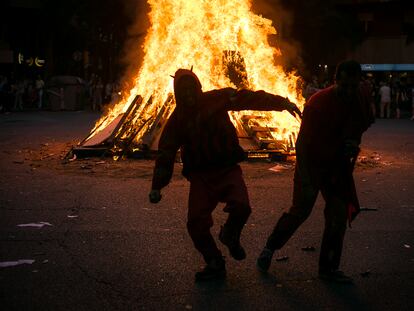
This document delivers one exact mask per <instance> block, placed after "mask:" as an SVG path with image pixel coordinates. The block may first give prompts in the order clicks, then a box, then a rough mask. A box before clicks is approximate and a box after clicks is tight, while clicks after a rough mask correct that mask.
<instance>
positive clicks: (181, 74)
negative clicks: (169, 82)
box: [174, 69, 203, 95]
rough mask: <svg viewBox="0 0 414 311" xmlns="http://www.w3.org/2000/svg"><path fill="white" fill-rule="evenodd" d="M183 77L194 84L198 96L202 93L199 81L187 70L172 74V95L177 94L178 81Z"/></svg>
mask: <svg viewBox="0 0 414 311" xmlns="http://www.w3.org/2000/svg"><path fill="white" fill-rule="evenodd" d="M184 76H190V77H191V78H192V79H193V80H194V81H195V82H196V85H197V90H198V95H201V94H202V92H203V91H202V90H201V83H200V80H199V79H198V77H197V75H196V74H195V73H194V72H192V70H188V69H178V70H177V71H176V72H175V74H174V94H177V85H178V81H179V80H180V79H181V78H182V77H184Z"/></svg>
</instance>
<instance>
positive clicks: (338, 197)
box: [257, 61, 373, 282]
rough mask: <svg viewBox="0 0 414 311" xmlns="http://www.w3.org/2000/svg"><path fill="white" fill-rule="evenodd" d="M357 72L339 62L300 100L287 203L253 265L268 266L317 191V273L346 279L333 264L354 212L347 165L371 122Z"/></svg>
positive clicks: (352, 186) (355, 201)
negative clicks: (330, 78) (330, 81)
mask: <svg viewBox="0 0 414 311" xmlns="http://www.w3.org/2000/svg"><path fill="white" fill-rule="evenodd" d="M360 77H361V67H360V65H359V63H357V62H355V61H345V62H343V63H340V64H339V65H338V66H337V70H336V74H335V80H336V81H335V84H334V85H332V86H330V87H328V88H326V89H323V90H321V91H319V92H318V93H316V94H315V95H313V96H312V97H311V98H310V99H309V101H308V102H307V103H306V105H305V109H304V112H303V120H302V124H301V128H300V131H299V135H298V139H297V142H296V167H295V175H294V187H293V202H292V206H291V208H290V209H289V211H288V212H286V213H284V214H283V215H282V217H281V218H280V219H279V221H278V222H277V224H276V226H275V227H274V229H273V232H272V234H271V235H270V236H269V238H268V240H267V243H266V246H265V248H264V249H263V251H262V252H261V254H260V256H259V258H258V259H257V267H258V268H259V270H261V271H267V270H268V269H269V267H270V264H271V260H272V256H273V253H274V252H275V251H276V250H279V249H281V248H282V247H283V246H284V245H285V244H286V242H287V241H288V240H289V239H290V237H291V236H292V235H293V234H294V232H295V231H296V230H297V229H298V228H299V226H300V225H301V224H302V223H303V222H304V221H305V220H306V219H307V218H308V217H309V215H310V213H311V211H312V208H313V206H314V204H315V201H316V198H317V196H318V193H319V191H320V192H321V193H322V196H323V198H324V199H325V203H326V205H325V211H324V214H325V230H324V233H323V238H322V246H321V251H320V258H319V276H320V278H323V279H328V280H332V281H338V282H350V281H352V280H351V279H350V278H349V277H347V276H345V275H344V274H343V273H342V272H341V271H339V270H338V268H339V263H340V258H341V252H342V243H343V239H344V235H345V230H346V223H347V219H348V220H349V221H351V220H352V219H353V218H354V217H355V216H356V214H357V213H358V211H359V203H358V198H357V194H356V189H355V184H354V180H353V176H352V171H353V165H354V163H355V160H356V157H357V155H358V152H359V144H360V142H361V136H362V133H363V132H365V131H366V130H367V128H368V127H369V126H370V124H371V123H372V121H373V116H372V112H371V110H370V105H369V99H368V97H369V93H368V92H366V89H362V88H361V87H360Z"/></svg>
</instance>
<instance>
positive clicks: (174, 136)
mask: <svg viewBox="0 0 414 311" xmlns="http://www.w3.org/2000/svg"><path fill="white" fill-rule="evenodd" d="M177 125H178V123H177V115H176V114H175V113H173V114H172V115H171V117H170V118H169V120H168V121H167V124H166V125H165V128H164V130H163V132H162V134H161V138H160V141H159V144H158V156H157V159H156V161H155V168H154V175H153V178H152V189H157V190H160V189H162V188H164V187H165V186H167V185H168V184H169V182H170V180H171V177H172V174H173V170H174V162H175V156H176V154H177V151H178V149H179V148H180V145H181V143H180V139H179V133H178V127H177Z"/></svg>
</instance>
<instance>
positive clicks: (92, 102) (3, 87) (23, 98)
mask: <svg viewBox="0 0 414 311" xmlns="http://www.w3.org/2000/svg"><path fill="white" fill-rule="evenodd" d="M364 83H366V84H367V85H369V87H370V89H371V96H372V109H373V111H374V114H375V116H376V117H377V118H396V119H399V118H402V117H406V116H407V112H409V117H410V118H411V120H414V83H409V79H407V77H406V76H401V77H392V76H391V75H390V76H387V78H384V76H383V77H382V78H381V77H376V76H374V75H373V74H370V73H368V74H366V75H365V76H364ZM331 84H332V83H331V81H330V80H328V79H323V80H322V81H321V79H318V78H317V77H316V76H312V78H311V79H309V81H308V82H307V83H305V84H304V88H303V96H304V97H305V99H309V98H310V97H311V96H312V95H313V94H314V93H316V92H317V91H318V90H320V89H324V88H326V87H328V86H329V85H331ZM84 87H85V98H86V100H85V103H86V105H85V107H84V109H91V110H92V111H103V109H104V107H105V106H106V105H109V104H110V103H115V102H118V101H119V100H120V94H121V86H120V83H119V82H116V81H107V82H106V83H104V81H103V79H102V78H101V77H100V76H99V75H97V74H94V73H92V74H91V75H90V77H89V79H88V80H87V81H85V83H84ZM47 95H48V93H47V90H46V85H45V82H44V81H43V79H42V77H41V76H40V75H38V76H37V77H36V78H31V79H30V78H21V79H9V78H7V77H6V76H4V75H0V112H7V111H23V110H42V109H48V104H47Z"/></svg>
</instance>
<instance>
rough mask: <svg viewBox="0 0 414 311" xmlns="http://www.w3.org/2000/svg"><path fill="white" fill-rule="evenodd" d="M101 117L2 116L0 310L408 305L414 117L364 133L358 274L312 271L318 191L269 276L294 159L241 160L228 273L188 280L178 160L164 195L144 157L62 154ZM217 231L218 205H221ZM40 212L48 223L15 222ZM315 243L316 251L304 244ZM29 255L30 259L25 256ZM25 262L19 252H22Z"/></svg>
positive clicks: (350, 253)
mask: <svg viewBox="0 0 414 311" xmlns="http://www.w3.org/2000/svg"><path fill="white" fill-rule="evenodd" d="M96 118H97V115H96V114H93V113H90V112H89V113H88V112H55V113H51V112H31V113H13V114H8V115H0V172H1V173H0V265H5V263H4V262H13V261H18V260H31V261H30V262H31V263H26V264H20V265H17V266H13V267H0V309H1V310H413V309H414V298H413V288H414V231H413V230H414V229H413V224H414V193H413V189H414V178H413V176H414V122H412V121H409V120H378V121H377V123H376V124H374V125H373V126H372V127H371V128H370V129H369V130H368V132H367V133H366V135H365V136H364V140H363V146H362V147H363V153H362V156H363V158H361V159H360V161H359V163H358V165H357V168H356V172H355V179H356V182H357V186H358V192H359V194H360V201H361V204H362V206H363V207H365V208H369V209H376V210H374V211H365V212H363V213H361V215H360V216H359V217H358V218H357V220H356V221H355V222H354V223H353V226H352V229H349V230H348V232H347V235H346V239H345V247H344V255H343V260H342V267H341V268H342V270H344V271H345V272H346V273H348V274H349V275H351V276H352V277H353V278H354V279H355V284H354V285H347V286H345V285H336V284H330V283H325V282H323V281H320V280H319V279H318V278H317V277H316V276H317V263H318V252H319V248H320V240H321V234H322V230H323V202H322V200H320V199H319V200H318V203H317V205H316V206H315V209H314V211H313V213H312V215H311V217H310V218H309V220H308V221H307V222H306V223H305V224H304V225H303V226H302V227H301V228H300V229H299V231H298V232H297V233H296V235H295V236H294V237H293V238H292V239H291V240H290V241H289V243H288V244H287V245H286V247H285V248H284V249H283V250H282V251H280V252H279V253H278V254H277V255H276V257H283V256H288V259H287V260H285V261H274V262H273V264H272V266H271V268H270V271H269V273H268V274H267V275H262V274H260V273H259V272H257V271H256V268H255V260H256V256H257V255H258V253H259V252H260V250H261V248H262V246H263V244H264V241H265V238H266V236H267V235H268V233H270V231H271V229H272V227H273V225H274V223H275V222H276V220H277V219H278V218H279V216H280V215H281V214H282V212H283V210H284V209H286V208H288V207H289V204H290V200H291V190H292V177H293V170H292V166H291V165H290V164H286V165H285V164H284V165H281V166H279V167H278V168H277V169H276V172H275V171H272V170H269V168H272V167H274V166H276V163H244V164H243V165H242V167H243V170H244V175H245V179H246V183H247V185H248V188H249V194H250V199H251V203H252V208H253V213H252V216H251V218H250V219H249V222H248V224H247V225H246V229H245V231H244V235H243V237H242V242H243V245H244V246H245V248H246V249H247V252H248V257H247V259H246V260H245V261H243V262H236V261H234V260H232V259H231V258H229V256H228V254H227V252H226V250H225V249H224V247H222V245H220V247H222V249H223V251H224V253H225V255H226V256H227V271H228V277H227V280H226V281H223V282H212V283H207V284H201V285H200V284H196V283H195V282H194V273H195V272H196V271H197V270H198V269H199V268H200V267H201V266H202V265H203V262H202V259H201V257H200V255H199V254H198V253H197V252H196V251H195V250H194V248H193V246H192V243H191V241H190V238H189V237H188V235H187V232H186V226H185V223H186V197H187V193H188V186H189V185H188V182H187V181H186V180H185V179H184V178H182V177H181V176H180V166H179V165H177V166H176V170H175V173H174V179H173V182H172V183H171V184H170V186H168V187H167V188H166V189H165V191H163V200H162V201H161V202H160V203H159V204H158V205H151V204H150V203H149V202H148V199H147V196H148V191H149V188H150V180H151V174H152V167H153V162H152V161H146V160H144V161H140V160H125V161H118V162H114V161H112V160H111V159H109V158H104V159H99V158H91V159H84V160H77V161H73V162H69V163H66V164H63V163H62V161H61V158H62V157H63V156H64V155H65V153H66V152H67V151H68V150H69V149H70V147H71V145H73V144H75V143H76V142H77V141H79V140H81V139H82V138H84V136H86V134H87V133H88V131H89V129H90V128H91V127H92V125H93V123H94V120H96ZM214 217H215V226H214V228H213V232H214V233H215V234H216V235H217V232H218V230H219V226H220V224H222V223H223V222H224V219H225V214H224V213H223V212H222V206H219V207H218V208H217V210H216V212H215V215H214ZM40 222H43V227H42V228H34V227H24V226H23V227H22V226H18V225H22V224H23V225H24V224H30V223H37V224H40V225H41V223H40ZM307 246H313V247H314V248H315V249H316V251H314V252H305V251H303V250H302V248H303V247H307ZM32 260H34V261H33V262H32ZM20 263H22V262H20Z"/></svg>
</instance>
